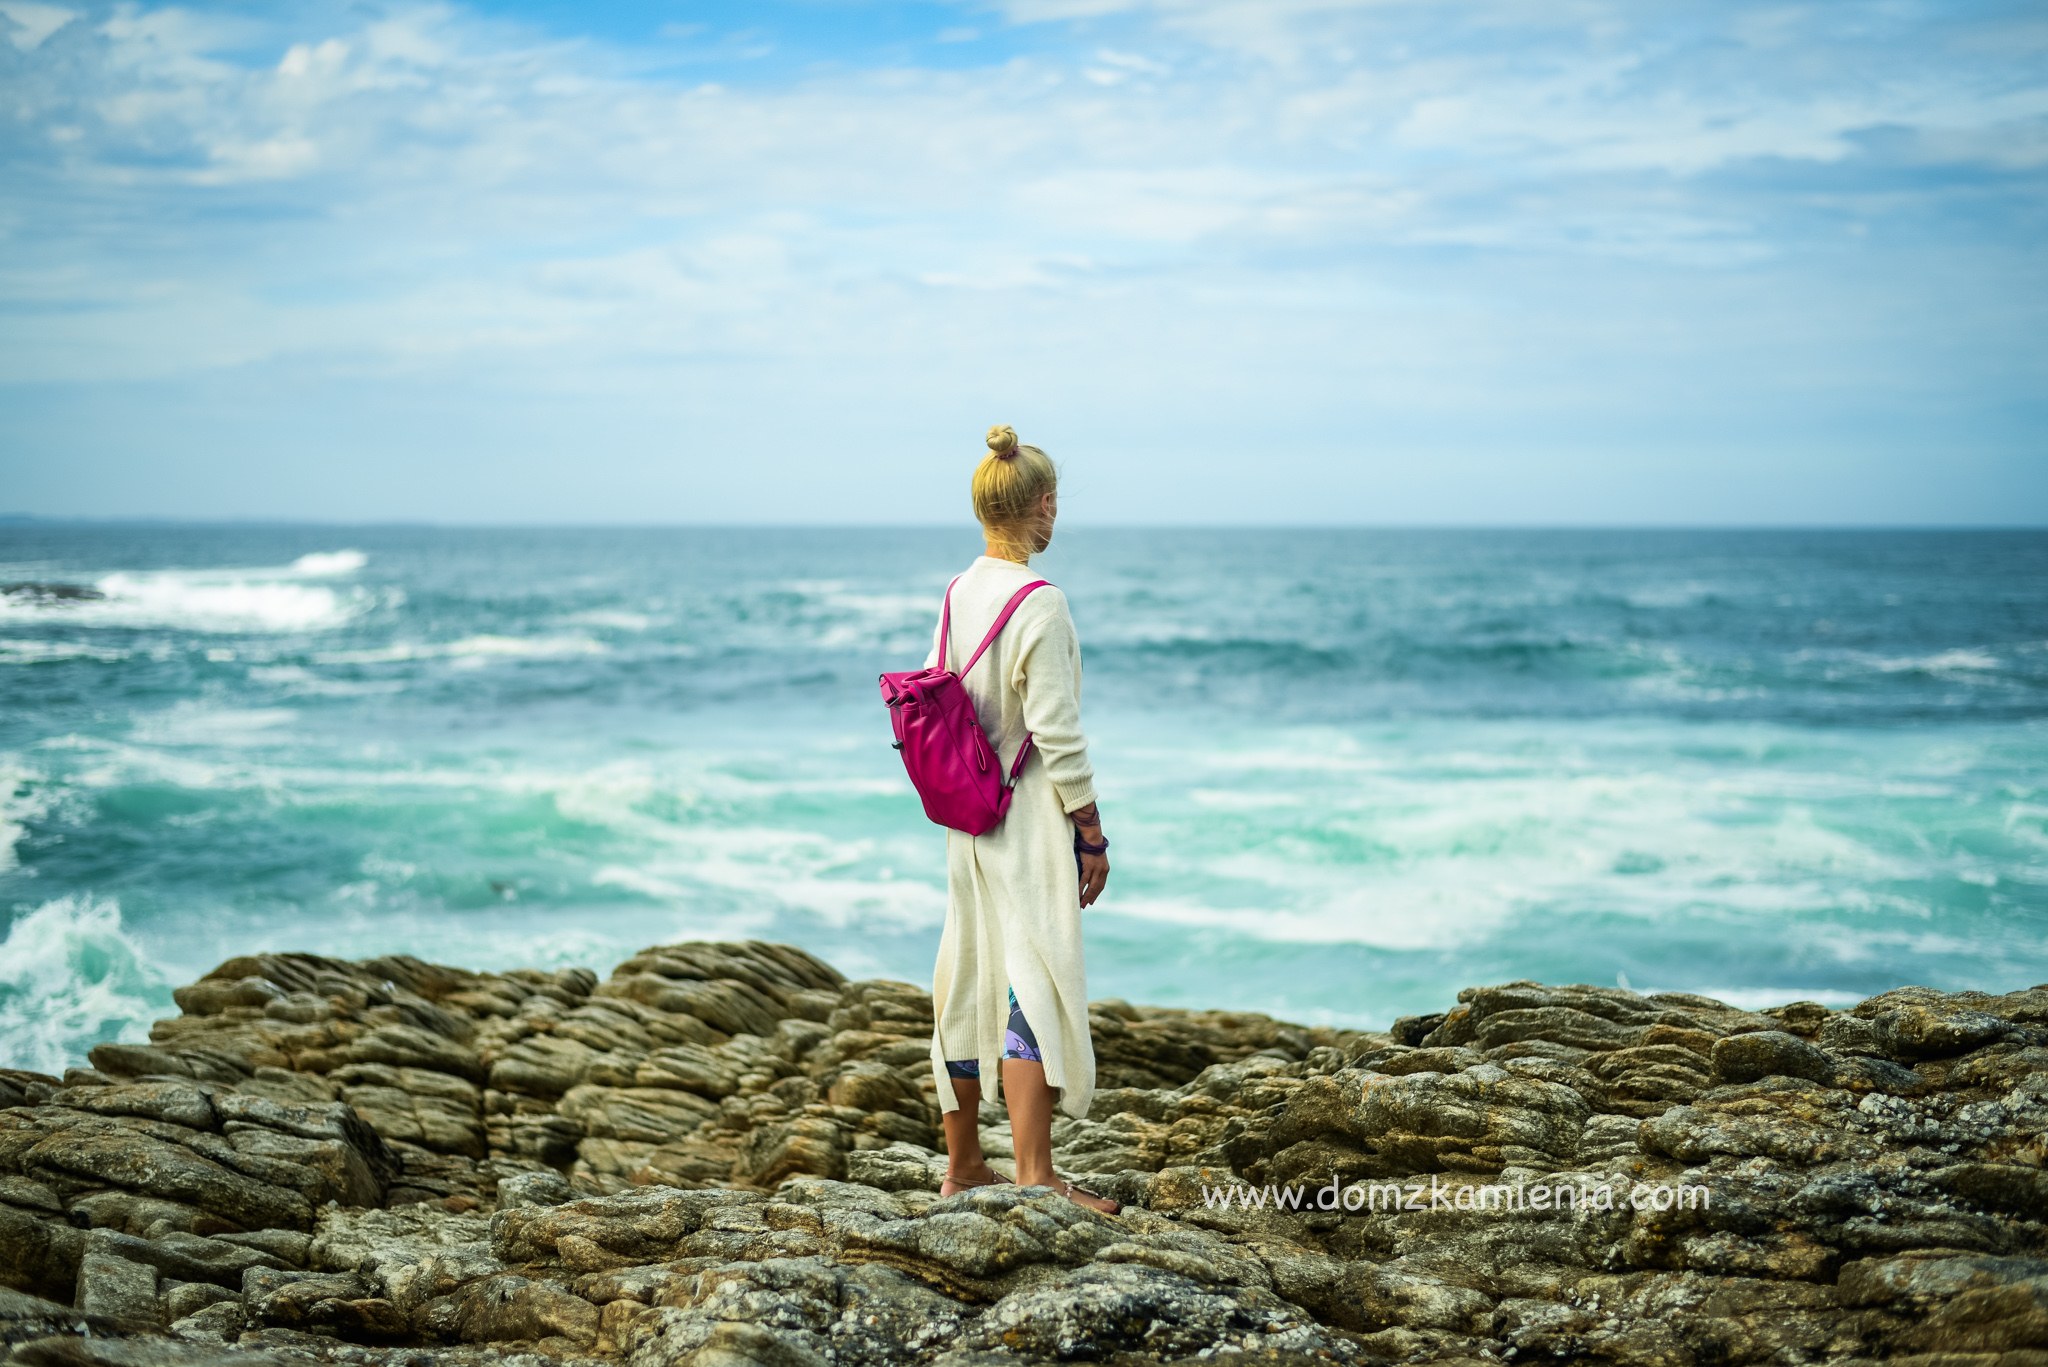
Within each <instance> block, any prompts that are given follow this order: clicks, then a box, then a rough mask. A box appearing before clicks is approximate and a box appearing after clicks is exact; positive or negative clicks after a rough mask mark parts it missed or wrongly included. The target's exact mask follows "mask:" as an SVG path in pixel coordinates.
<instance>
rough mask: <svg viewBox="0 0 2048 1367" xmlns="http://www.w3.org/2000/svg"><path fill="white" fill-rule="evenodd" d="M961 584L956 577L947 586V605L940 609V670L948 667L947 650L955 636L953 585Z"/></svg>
mask: <svg viewBox="0 0 2048 1367" xmlns="http://www.w3.org/2000/svg"><path fill="white" fill-rule="evenodd" d="M959 582H960V576H959V575H957V574H956V575H954V576H953V578H952V580H951V581H950V582H949V583H948V584H947V585H946V604H945V606H944V607H942V608H940V609H939V668H940V669H944V668H945V667H946V648H947V647H948V646H949V645H951V644H952V635H953V585H954V584H957V583H959Z"/></svg>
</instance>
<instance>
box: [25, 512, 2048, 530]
mask: <svg viewBox="0 0 2048 1367" xmlns="http://www.w3.org/2000/svg"><path fill="white" fill-rule="evenodd" d="M1066 525H1067V529H1068V530H1070V531H1091V532H1097V531H1110V532H1154V531H1232V532H1236V531H1243V532H1256V531H1380V532H1405V531H1427V532H1468V531H1469V532H1549V531H1557V532H1572V531H1578V532H1653V531H1654V532H1662V531H1671V532H1679V531H1702V532H1706V531H1713V532H1745V531H1756V532H2039V531H2048V521H2040V522H1797V521H1786V522H1763V521H1759V522H1677V521H1673V522H1618V521H1617V522H1421V521H1416V522H1306V521H1304V522H1282V521H1273V522H1079V523H1068V524H1066ZM29 526H155V527H246V528H256V527H332V528H337V529H341V528H360V529H363V530H376V529H382V528H423V529H426V528H431V529H434V530H439V531H834V532H852V531H877V532H885V531H919V532H924V531H958V532H962V533H972V532H978V531H979V528H978V527H975V526H974V525H973V524H971V523H962V522H957V521H956V522H808V521H790V522H752V521H737V520H734V521H698V522H691V521H659V522H646V521H627V520H623V519H622V520H618V521H603V520H590V521H575V522H548V521H540V520H514V521H504V522H484V521H478V522H467V521H450V520H445V519H437V518H315V517H281V516H271V515H260V516H240V517H230V516H223V517H185V516H179V517H165V516H158V515H152V514H54V515H53V514H43V513H18V512H8V513H0V529H5V528H8V527H29Z"/></svg>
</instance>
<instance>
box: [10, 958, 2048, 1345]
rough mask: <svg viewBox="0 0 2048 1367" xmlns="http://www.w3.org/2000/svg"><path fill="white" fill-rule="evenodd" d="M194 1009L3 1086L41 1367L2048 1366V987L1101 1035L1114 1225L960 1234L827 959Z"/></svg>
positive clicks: (1540, 989)
mask: <svg viewBox="0 0 2048 1367" xmlns="http://www.w3.org/2000/svg"><path fill="white" fill-rule="evenodd" d="M177 1000H178V1004H179V1006H180V1008H181V1010H182V1012H183V1014H182V1015H181V1016H179V1017H178V1018H176V1019H173V1020H167V1021H162V1022H159V1023H158V1024H157V1026H156V1027H155V1028H154V1029H153V1030H152V1032H151V1037H150V1041H149V1043H147V1044H132V1045H105V1046H102V1047H100V1048H99V1049H96V1050H94V1051H93V1053H92V1057H91V1066H90V1067H89V1068H79V1069H74V1070H72V1071H71V1072H70V1073H67V1074H66V1075H65V1076H64V1077H62V1078H52V1077H43V1076H38V1075H35V1074H28V1073H18V1072H17V1073H0V1107H4V1109H0V1286H5V1287H7V1288H11V1290H5V1291H0V1343H4V1344H5V1345H6V1346H7V1351H8V1353H9V1355H10V1360H18V1361H20V1362H23V1363H30V1364H39V1363H57V1362H63V1363H83V1362H98V1363H107V1364H118V1365H119V1367H145V1365H146V1364H163V1365H164V1367H178V1365H180V1364H192V1365H193V1367H197V1365H198V1364H201V1363H208V1362H214V1361H221V1362H233V1363H242V1364H254V1363H261V1362H263V1361H264V1360H266V1359H269V1360H274V1361H276V1362H279V1363H287V1362H296V1363H303V1362H314V1361H319V1362H348V1363H357V1364H370V1363H377V1364H384V1363H389V1364H392V1365H393V1367H396V1365H397V1364H398V1363H400V1362H401V1361H402V1362H406V1363H412V1362H416V1361H420V1360H421V1358H420V1356H419V1354H420V1350H423V1349H424V1350H430V1351H431V1354H432V1356H433V1358H434V1360H436V1361H442V1360H445V1361H449V1362H454V1363H467V1362H472V1361H474V1362H478V1363H482V1362H486V1361H488V1362H500V1361H509V1360H511V1359H513V1358H518V1359H520V1360H521V1361H523V1362H532V1363H536V1364H539V1363H545V1362H547V1361H570V1362H585V1361H589V1362H596V1361H604V1362H608V1363H611V1362H616V1363H624V1364H628V1365H629V1367H665V1365H666V1364H671V1363H698V1364H705V1365H706V1367H710V1365H712V1364H733V1363H778V1364H795V1363H832V1364H847V1365H859V1367H865V1364H884V1363H899V1362H909V1363H936V1364H948V1365H950V1367H967V1365H968V1364H998V1363H1018V1362H1046V1361H1062V1360H1070V1359H1090V1360H1104V1361H1115V1362H1126V1363H1140V1362H1144V1363H1150V1362H1176V1361H1183V1360H1194V1359H1198V1358H1199V1359H1201V1360H1208V1359H1210V1358H1213V1357H1218V1356H1223V1357H1232V1356H1235V1357H1242V1358H1245V1359H1246V1360H1249V1361H1270V1362H1311V1361H1325V1362H1340V1363H1375V1362H1392V1361H1414V1362H1425V1361H1440V1362H1451V1361H1496V1362H1505V1361H1516V1362H1527V1361H1531V1360H1570V1361H1595V1362H1611V1363H1643V1364H1650V1363H1656V1364H1680V1365H1681V1367H1683V1365H1684V1364H1706V1363H1717V1364H1718V1363H1749V1362H1757V1363H1765V1362H1769V1363H1779V1362H1787V1363H1789V1362H1836V1361H1877V1360H1901V1359H1917V1360H1919V1361H1922V1362H1924V1363H1926V1364H1928V1367H1934V1365H1935V1364H1937V1363H1938V1364H1942V1365H1943V1367H1952V1365H1954V1364H1964V1363H1971V1364H1976V1363H1983V1364H1990V1363H2013V1364H2017V1363H2021V1362H2048V1147H2044V1142H2048V1141H2044V1135H2048V988H2035V989H2031V990H2029V991H2025V992H2016V993H2010V994H2006V995H2003V996H1992V995H1986V994H1980V993H1963V994H1952V995H1951V994H1942V993H1937V992H1932V991H1928V990H1925V989H1918V988H1907V989H1901V990H1899V991H1896V992H1891V993H1886V994H1884V995H1883V996H1879V997H1874V998H1872V999H1870V1000H1869V1001H1866V1002H1863V1003H1862V1004H1860V1005H1858V1006H1856V1007H1854V1008H1853V1009H1851V1010H1848V1011H1839V1012H1838V1011H1831V1010H1829V1009H1827V1008H1825V1007H1822V1006H1819V1005H1817V1004H1814V1003H1811V1002H1802V1003H1794V1004H1792V1005H1789V1006H1785V1007H1781V1008H1778V1009H1776V1010H1773V1011H1765V1012H1751V1011H1743V1010H1738V1009H1735V1008H1732V1007H1730V1006H1727V1005H1726V1004H1724V1003H1721V1002H1718V1001H1714V1000H1712V999H1709V998H1705V997H1697V996H1690V995H1685V994H1676V993H1657V994H1650V995H1647V996H1645V995H1638V994H1635V993H1631V992H1626V991H1620V990H1616V989H1603V988H1592V987H1582V986H1580V987H1545V986H1542V985H1539V984H1535V983H1527V982H1518V983H1508V984H1503V985H1499V986H1495V987H1487V988H1478V989H1470V990H1467V991H1465V992H1463V993H1461V994H1460V998H1459V1001H1458V1003H1457V1005H1455V1006H1454V1007H1452V1008H1451V1009H1450V1010H1448V1011H1446V1012H1444V1013H1442V1014H1440V1015H1434V1016H1427V1017H1416V1018H1407V1019H1403V1020H1401V1021H1397V1022H1395V1024H1394V1026H1393V1027H1392V1028H1391V1029H1390V1030H1388V1031H1385V1032H1371V1033H1366V1032H1355V1031H1344V1030H1334V1029H1326V1028H1306V1027H1301V1026H1294V1025H1289V1024H1286V1023H1284V1022H1280V1021H1275V1020H1272V1019H1270V1018H1268V1017H1264V1016H1259V1015H1252V1014H1243V1013H1223V1012H1184V1011H1172V1010H1163V1009H1157V1008H1145V1007H1133V1006H1131V1005H1129V1004H1127V1003H1123V1002H1116V1001H1104V1002H1098V1003H1095V1004H1094V1006H1093V1008H1092V1012H1091V1016H1092V1024H1093V1030H1094V1036H1095V1040H1096V1047H1097V1051H1098V1059H1099V1071H1100V1077H1101V1081H1102V1087H1101V1090H1099V1091H1098V1093H1097V1095H1096V1100H1095V1103H1094V1107H1093V1110H1092V1113H1091V1116H1090V1118H1089V1119H1087V1120H1073V1119H1068V1118H1062V1119H1060V1120H1058V1121H1057V1122H1056V1124H1055V1129H1054V1141H1055V1145H1056V1147H1057V1150H1058V1154H1059V1157H1060V1160H1061V1164H1062V1167H1063V1170H1065V1171H1068V1172H1070V1173H1072V1174H1074V1175H1076V1176H1077V1177H1080V1178H1083V1179H1085V1180H1089V1181H1090V1182H1091V1183H1092V1185H1094V1186H1096V1187H1097V1189H1099V1190H1103V1191H1106V1192H1108V1193H1110V1194H1113V1195H1115V1196H1118V1197H1119V1198H1121V1199H1123V1200H1124V1201H1126V1202H1127V1203H1129V1204H1128V1208H1127V1209H1126V1211H1125V1212H1124V1213H1122V1214H1120V1215H1117V1216H1105V1215H1101V1214H1098V1213H1096V1212H1094V1211H1091V1210H1088V1209H1085V1208H1083V1207H1081V1206H1078V1205H1076V1204H1074V1203H1073V1202H1071V1201H1068V1200H1066V1199H1064V1198H1063V1197H1060V1196H1058V1195H1057V1194H1055V1193H1053V1192H1051V1191H1049V1190H1047V1189H1044V1188H1017V1187H1013V1186H999V1187H992V1188H984V1189H980V1190H976V1191H972V1192H969V1193H966V1194H963V1195H960V1196H955V1197H950V1198H941V1197H939V1196H938V1195H937V1190H938V1186H939V1178H940V1176H941V1174H942V1172H943V1169H944V1158H943V1155H942V1153H941V1152H940V1151H939V1150H940V1146H941V1142H942V1141H941V1139H940V1132H939V1124H938V1120H939V1112H938V1105H937V1099H936V1097H935V1095H934V1092H933V1079H932V1076H931V1068H930V1065H929V1062H928V1057H929V1055H928V1049H929V1040H930V1034H931V1028H932V1021H931V1003H930V999H929V997H928V996H927V995H926V994H925V993H924V992H923V991H922V990H920V989H918V988H916V987H913V986H910V985H908V984H904V983H895V982H883V981H867V982H848V981H846V980H845V979H844V978H843V977H842V976H841V975H840V974H838V973H837V972H836V971H834V970H833V969H832V968H831V967H830V966H829V965H826V964H824V963H822V962H820V961H818V960H817V959H815V958H812V957H811V956H809V955H807V954H804V953H802V952H801V951H798V950H795V949H792V948H789V947H787V946H779V945H770V944H763V943H754V942H749V943H744V944H684V945H669V946H661V947H656V948H652V949H649V950H647V951H645V952H643V953H641V954H639V955H637V956H635V957H634V958H633V959H630V960H628V961H627V962H626V963H624V964H621V965H620V966H619V967H618V968H617V969H616V970H614V972H613V973H612V974H611V976H610V977H609V978H607V979H605V980H604V981H602V982H600V981H598V979H597V978H596V977H595V975H592V974H590V973H587V972H583V971H580V970H571V971H566V972H560V973H538V972H515V973H503V974H480V973H470V972H465V971H462V970H459V969H452V968H446V967H441V966H438V965H430V964H425V963H421V962H419V961H417V960H413V959H406V958H386V959H375V960H368V961H364V962H361V963H344V962H339V961H335V960H328V959H319V958H314V957H310V956H303V955H263V956H255V957H251V958H244V959H236V960H232V961H230V962H229V963H226V964H223V965H222V966H221V967H220V968H218V969H216V970H215V971H214V972H212V973H210V974H208V975H207V976H206V977H205V978H203V979H201V980H200V981H199V982H197V983H194V984H192V985H191V986H189V987H186V988H183V989H181V990H180V991H179V993H178V994H177ZM983 1120H984V1122H985V1127H986V1131H985V1132H986V1142H987V1145H988V1147H989V1149H990V1151H991V1153H993V1154H996V1155H998V1163H999V1165H1000V1155H1001V1154H1003V1153H1004V1152H1005V1151H1006V1144H1007V1133H1006V1129H1005V1127H1004V1125H1003V1123H1002V1117H1001V1114H1000V1111H999V1110H998V1109H997V1108H996V1107H995V1106H994V1105H988V1106H985V1108H984V1113H983Z"/></svg>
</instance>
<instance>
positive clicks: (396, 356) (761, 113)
mask: <svg viewBox="0 0 2048 1367" xmlns="http://www.w3.org/2000/svg"><path fill="white" fill-rule="evenodd" d="M994 422H1008V423H1011V424H1013V425H1015V427H1016V428H1017V429H1018V431H1019V432H1020V433H1021V434H1022V435H1023V438H1024V440H1026V441H1029V442H1035V443H1036V444H1038V445H1040V446H1043V447H1044V448H1045V449H1047V450H1048V451H1050V452H1051V453H1052V454H1053V456H1054V457H1055V458H1056V459H1057V460H1058V461H1059V462H1060V463H1061V466H1062V481H1063V482H1062V492H1061V509H1062V516H1063V518H1069V519H1074V520H1080V521H1086V522H1092V523H1097V524H1103V525H1115V524H1144V523H1169V524H1170V523H1189V524H1208V525H1214V524H1228V523H1252V524H1290V523H1305V524H1332V523H1339V524H1347V523H1362V524H1439V525H1495V524H1524V525H1529V524H1561V525H1609V524H1625V525H1663V524H1686V525H1701V524H1766V525H1769V524H1803V525H1814V524H1850V525H1867V524H1999V525H2042V524H2044V523H2048V8H2044V7H2043V6H2042V5H2041V4H2040V3H2039V0H2017V2H2015V3H1991V2H1987V3H1892V2H1886V3H1865V2H1863V0H1821V3H1797V2H1796V0H1794V2H1790V3H1781V2H1776V0H1771V2H1767V3H1753V2H1752V0H1705V2H1704V3H1693V0H1659V2H1658V3H1643V2H1642V0H1349V2H1347V0H930V2H928V3H911V4H890V3H858V2H857V0H759V2H758V3H746V4H738V3H692V2H691V0H665V2H662V0H626V2H625V3H616V4H603V5H592V4H588V3H570V0H531V2H530V3H506V4H485V5H465V4H410V3H391V4H385V3H375V2H374V0H365V2H364V3H264V4H194V5H187V6H176V7H161V6H154V5H150V4H136V3H123V4H118V5H114V6H111V7H109V6H87V5H76V4H57V3H49V2H48V0H35V2H34V3H31V2H30V0H0V514H4V513H10V512H14V513H27V514H33V515H38V516H51V517H58V516H121V517H126V516H151V517H174V518H284V519H305V518H310V519H334V520H344V521H352V520H360V521H383V520H405V521H411V520H429V521H443V522H460V523H506V522H569V523H606V522H677V523H690V522H739V523H878V524H909V523H943V522H950V521H957V520H960V519H962V518H963V517H964V516H965V515H966V496H967V482H968V478H969V475H970V474H971V471H972V469H973V465H974V462H975V461H976V459H977V458H978V457H979V455H980V454H981V450H982V447H981V437H982V433H983V431H984V430H985V429H986V428H987V427H988V426H989V424H991V423H994Z"/></svg>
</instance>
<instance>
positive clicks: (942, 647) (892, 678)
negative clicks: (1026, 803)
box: [882, 579, 1047, 835]
mask: <svg viewBox="0 0 2048 1367" xmlns="http://www.w3.org/2000/svg"><path fill="white" fill-rule="evenodd" d="M955 582H956V583H957V582H958V581H957V580H956V581H955ZM1046 586H1047V585H1046V581H1045V580H1043V579H1036V580H1033V581H1032V582H1031V583H1029V584H1026V585H1025V586H1024V587H1023V588H1021V589H1018V590H1017V591H1016V592H1015V593H1013V594H1011V595H1010V601H1009V602H1007V603H1005V604H1003V610H1002V611H1001V612H999V613H997V614H996V620H995V625H993V626H991V627H990V628H989V629H988V635H986V636H984V637H982V638H981V644H980V645H978V646H976V647H975V649H974V658H973V659H971V660H969V661H968V662H967V668H966V669H963V670H961V671H960V672H959V673H958V674H955V673H953V671H952V670H950V669H947V668H946V645H947V642H948V640H949V638H950V635H951V633H952V629H953V585H952V584H948V585H946V603H945V607H944V608H943V609H942V610H941V612H940V614H939V659H938V663H937V664H935V665H933V666H932V667H931V668H930V669H917V670H912V671H910V672H908V673H903V674H884V675H883V676H882V701H883V702H885V703H887V704H888V705H889V719H890V722H891V724H892V725H893V726H894V727H895V728H896V748H897V749H898V750H900V751H902V753H903V767H904V768H905V769H907V770H909V771H910V782H911V786H912V787H914V788H916V789H917V795H918V796H919V797H920V798H923V799H924V814H925V815H926V816H928V817H930V818H931V819H932V820H934V821H936V822H938V823H939V824H940V825H941V826H949V827H951V828H952V829H954V830H956V831H965V832H966V833H967V834H969V835H987V834H988V833H989V832H990V831H992V830H994V829H995V828H996V825H997V823H999V822H1000V821H1001V820H1002V819H1003V814H1004V813H1006V812H1008V811H1009V810H1010V791H1011V789H1012V788H1014V787H1015V786H1016V784H1017V775H1018V774H1020V773H1022V772H1023V771H1024V761H1025V760H1027V759H1029V758H1030V757H1031V737H1030V736H1026V737H1024V743H1023V744H1022V745H1020V746H1018V747H1017V758H1016V760H1015V761H1014V762H1012V763H1011V765H1010V776H1009V779H1008V781H1007V782H1006V781H1005V780H1004V778H1003V773H1002V767H1001V766H1000V765H999V764H998V763H997V761H996V748H995V747H994V746H993V745H991V744H989V740H988V733H987V732H985V731H983V730H982V729H981V722H980V721H979V719H977V718H976V717H975V715H974V700H973V699H972V698H969V697H968V696H967V689H966V686H965V685H963V684H962V683H961V682H960V681H961V680H962V679H964V678H966V677H967V675H968V673H969V671H971V670H972V669H973V668H974V666H975V664H976V663H977V662H978V661H979V660H980V659H981V655H982V652H983V651H985V650H987V649H988V648H989V646H990V645H991V644H993V643H994V641H995V639H996V636H997V635H998V634H999V633H1000V632H1001V631H1002V629H1003V626H1004V624H1005V623H1007V622H1008V621H1009V620H1010V614H1011V613H1013V612H1015V611H1016V610H1017V606H1018V604H1020V603H1022V602H1023V601H1024V599H1025V598H1026V597H1027V596H1028V595H1029V594H1030V593H1031V591H1032V590H1033V589H1042V588H1045V587H1046Z"/></svg>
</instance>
